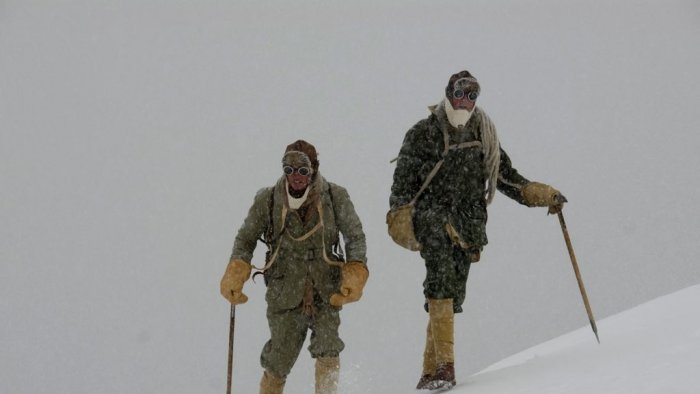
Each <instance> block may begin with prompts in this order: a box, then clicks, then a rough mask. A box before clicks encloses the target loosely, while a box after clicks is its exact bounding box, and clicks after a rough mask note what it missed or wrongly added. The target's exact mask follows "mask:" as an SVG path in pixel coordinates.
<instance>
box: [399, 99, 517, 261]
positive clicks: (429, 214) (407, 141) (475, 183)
mask: <svg viewBox="0 0 700 394" xmlns="http://www.w3.org/2000/svg"><path fill="white" fill-rule="evenodd" d="M431 110H432V113H431V114H430V116H428V117H427V118H426V119H422V120H420V121H419V122H418V123H417V124H416V125H415V126H413V127H412V128H411V129H410V130H409V131H408V132H407V133H406V136H405V138H404V141H403V144H402V146H401V150H400V152H399V157H398V162H397V166H396V169H395V170H394V179H393V184H392V187H391V197H390V199H389V203H390V206H391V209H395V208H397V207H399V206H401V205H404V204H407V203H408V202H410V201H411V200H412V199H413V197H414V196H415V195H416V193H417V192H418V190H419V189H420V187H421V185H422V184H423V181H424V180H425V179H426V177H427V175H428V173H430V171H431V170H432V169H433V168H434V167H435V164H436V163H437V162H438V161H439V160H440V159H441V158H443V151H444V149H445V142H444V134H443V129H445V130H447V132H448V134H449V144H450V145H453V144H454V145H457V144H463V145H461V146H463V147H461V148H457V149H450V150H449V151H448V152H447V154H446V155H445V156H444V162H443V164H442V167H441V168H440V169H439V170H438V172H437V174H436V175H435V177H434V178H433V179H432V181H431V182H430V184H429V186H428V187H427V188H426V190H425V191H424V192H423V193H422V194H421V195H420V197H419V199H418V201H417V202H416V208H415V213H414V216H413V223H414V228H415V233H416V238H417V240H418V241H419V242H421V243H425V242H428V241H429V239H430V237H431V236H435V234H444V232H445V231H446V225H447V223H449V224H450V225H451V226H452V227H453V228H454V229H455V230H456V231H457V233H458V235H459V236H460V238H461V240H463V241H464V242H465V243H466V244H468V245H470V246H474V247H478V248H480V247H481V246H483V245H486V244H487V242H488V239H487V237H486V220H487V212H486V206H487V203H486V194H485V190H486V174H485V173H486V171H485V165H484V155H483V152H482V149H481V144H480V139H481V131H480V127H481V124H480V119H481V118H482V117H480V116H476V115H477V113H474V114H473V115H472V116H471V118H470V120H469V121H468V122H467V124H466V125H465V126H464V127H463V128H462V129H460V130H457V129H455V128H454V127H453V126H452V125H451V124H450V123H449V121H448V120H447V116H446V114H445V110H444V108H443V107H442V106H439V107H437V108H431ZM475 111H483V110H482V109H481V108H479V107H475ZM469 142H473V143H472V144H468V143H469ZM497 179H498V181H497V185H496V186H497V188H498V190H499V191H501V192H502V193H503V194H505V195H506V196H508V197H510V198H512V199H513V200H515V201H517V202H519V203H521V204H524V201H523V197H522V194H521V189H522V187H523V186H524V185H526V184H527V183H529V181H528V180H527V179H526V178H525V177H523V176H522V175H520V174H519V173H518V171H517V170H516V169H515V168H513V166H512V165H511V161H510V158H509V157H508V155H507V154H506V152H505V151H504V150H503V149H502V148H501V149H500V163H499V171H498V178H497Z"/></svg>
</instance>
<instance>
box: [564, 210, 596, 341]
mask: <svg viewBox="0 0 700 394" xmlns="http://www.w3.org/2000/svg"><path fill="white" fill-rule="evenodd" d="M557 216H559V224H561V231H562V232H563V233H564V241H566V248H567V249H568V250H569V256H570V257H571V264H572V265H573V266H574V273H575V274H576V281H577V282H578V288H579V290H581V297H583V304H584V305H585V306H586V313H588V321H589V322H590V323H591V328H592V329H593V333H594V334H595V339H596V340H597V341H598V343H600V338H598V328H597V327H596V325H595V319H594V318H593V311H592V310H591V305H590V304H589V303H588V296H587V295H586V288H585V287H583V279H581V272H580V271H579V269H578V263H577V262H576V255H574V247H573V246H571V238H569V231H568V230H567V229H566V222H565V221H564V214H563V213H562V212H561V210H559V212H557Z"/></svg>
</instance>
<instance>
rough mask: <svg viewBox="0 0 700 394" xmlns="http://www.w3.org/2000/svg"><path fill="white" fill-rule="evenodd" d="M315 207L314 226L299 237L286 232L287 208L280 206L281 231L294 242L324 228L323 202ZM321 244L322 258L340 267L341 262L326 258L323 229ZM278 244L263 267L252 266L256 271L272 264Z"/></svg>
mask: <svg viewBox="0 0 700 394" xmlns="http://www.w3.org/2000/svg"><path fill="white" fill-rule="evenodd" d="M316 209H317V210H318V223H317V224H316V225H315V226H314V228H312V229H311V230H309V231H308V232H307V233H306V234H304V235H302V236H301V237H292V236H291V235H290V234H289V233H288V232H287V228H286V227H285V222H286V220H287V212H288V208H287V206H286V205H283V206H282V231H283V233H284V234H286V235H287V236H288V237H289V238H290V239H291V240H293V241H296V242H302V241H305V240H307V239H309V238H311V236H312V235H314V234H315V233H316V232H317V231H318V230H320V229H323V228H324V223H323V204H322V203H321V201H319V202H318V204H317V205H316ZM280 235H281V234H280ZM321 244H322V245H321V247H322V250H323V260H325V261H326V263H328V264H330V265H334V266H338V267H341V266H342V265H343V263H342V262H340V261H334V260H331V259H330V258H328V254H326V232H325V231H321ZM280 246H282V241H281V240H280V241H279V242H278V243H277V247H276V248H275V252H274V253H273V254H272V257H270V261H268V262H267V264H265V266H264V267H262V268H258V267H256V266H253V268H255V269H256V270H258V271H262V272H265V271H267V270H268V269H269V268H270V267H271V266H272V264H273V263H274V262H275V260H277V255H278V254H279V250H280Z"/></svg>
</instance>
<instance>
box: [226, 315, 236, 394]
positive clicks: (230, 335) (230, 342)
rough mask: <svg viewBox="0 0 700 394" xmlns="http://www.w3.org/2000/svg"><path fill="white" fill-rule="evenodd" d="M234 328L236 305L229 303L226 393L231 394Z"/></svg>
mask: <svg viewBox="0 0 700 394" xmlns="http://www.w3.org/2000/svg"><path fill="white" fill-rule="evenodd" d="M235 330H236V305H234V304H231V320H230V323H229V326H228V378H227V380H226V394H231V374H232V372H233V333H234V331H235Z"/></svg>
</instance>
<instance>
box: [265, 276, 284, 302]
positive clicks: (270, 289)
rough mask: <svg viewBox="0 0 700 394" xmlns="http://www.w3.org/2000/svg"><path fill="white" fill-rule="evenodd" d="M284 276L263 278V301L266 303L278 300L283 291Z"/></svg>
mask: <svg viewBox="0 0 700 394" xmlns="http://www.w3.org/2000/svg"><path fill="white" fill-rule="evenodd" d="M283 279H284V275H279V276H265V284H266V285H267V291H266V292H265V300H266V301H267V302H270V301H274V300H276V299H278V298H279V296H280V294H282V291H283V290H284V280H283Z"/></svg>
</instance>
